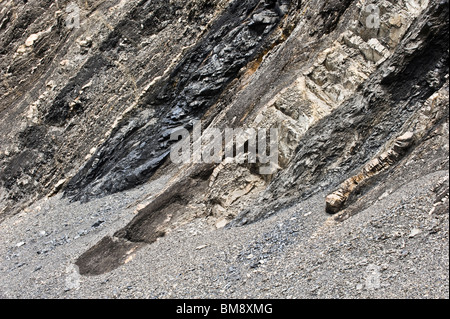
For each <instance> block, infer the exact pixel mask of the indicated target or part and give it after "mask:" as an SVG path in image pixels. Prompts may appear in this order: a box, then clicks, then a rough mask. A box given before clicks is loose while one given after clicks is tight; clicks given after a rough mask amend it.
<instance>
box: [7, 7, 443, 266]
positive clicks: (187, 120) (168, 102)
mask: <svg viewBox="0 0 450 319" xmlns="http://www.w3.org/2000/svg"><path fill="white" fill-rule="evenodd" d="M67 5H69V1H58V2H55V3H53V2H51V1H44V0H41V1H38V0H34V1H33V0H30V1H28V2H27V3H25V4H24V3H18V2H13V1H3V2H2V6H3V8H2V11H1V13H0V33H1V42H0V44H1V46H0V47H1V48H2V49H0V50H1V51H0V64H1V65H2V69H1V74H0V75H1V76H2V80H3V82H2V84H1V86H0V95H1V96H2V98H1V100H0V113H1V117H0V134H1V135H2V138H3V141H2V142H3V143H2V144H1V145H0V168H1V171H0V218H2V217H1V216H6V215H7V214H12V213H14V212H16V211H17V210H18V209H20V207H21V205H24V206H26V205H27V203H30V202H33V201H34V200H36V199H37V198H40V197H43V196H54V195H56V194H58V193H60V192H63V193H64V196H66V197H68V198H70V199H71V200H73V201H89V200H92V199H95V198H98V197H103V196H105V195H108V194H114V193H117V192H121V191H123V190H127V189H132V188H134V187H137V186H139V185H142V184H144V183H146V182H148V181H152V180H154V179H155V178H157V177H158V176H159V177H160V176H162V175H170V177H171V178H170V179H169V178H168V181H167V182H166V183H167V184H166V185H165V187H163V188H162V191H161V192H160V193H157V194H151V196H150V195H149V198H151V199H149V200H148V201H145V204H143V205H142V206H140V207H139V209H138V211H137V215H136V216H135V218H134V219H133V220H131V221H130V223H129V224H128V225H126V226H125V227H123V228H122V229H114V230H112V231H111V232H110V233H111V234H114V235H112V236H107V237H105V238H104V239H103V240H102V241H101V242H99V243H98V244H97V245H94V246H93V247H92V248H91V249H89V250H88V251H87V252H86V253H85V254H83V255H82V256H81V257H80V259H79V262H78V265H79V266H80V268H81V269H82V272H83V273H84V274H101V273H103V272H105V271H110V270H112V269H114V268H115V267H118V266H120V265H121V264H123V263H126V261H127V260H128V259H127V254H128V253H129V252H130V251H133V252H134V251H135V250H136V249H138V248H140V247H142V246H144V245H146V244H151V243H153V242H154V241H156V240H157V239H158V238H160V237H161V236H164V235H165V234H169V233H170V232H171V231H173V230H174V229H176V228H177V227H179V226H180V225H183V224H185V223H188V222H190V221H192V220H194V219H196V218H199V217H201V218H206V220H207V221H208V223H209V224H210V225H211V226H212V227H214V228H223V227H232V226H241V225H245V224H248V223H252V222H255V221H257V220H260V219H264V218H267V217H269V216H271V215H273V214H276V213H278V212H279V211H280V210H282V209H283V208H286V207H290V206H292V205H294V204H295V203H299V202H301V201H303V200H305V199H307V198H309V197H310V196H311V195H313V194H318V193H319V192H326V193H327V194H330V195H329V196H328V197H327V198H323V203H326V204H327V207H326V208H325V209H324V210H327V211H328V212H331V213H338V212H340V211H341V210H342V209H343V208H348V207H349V206H352V205H353V204H355V205H358V204H360V202H359V200H360V199H361V198H363V197H364V193H365V191H366V190H367V189H368V188H371V187H375V188H376V186H379V185H383V183H386V184H388V183H389V181H388V180H387V179H388V177H389V176H390V175H389V174H390V173H391V172H392V171H395V170H397V169H401V167H402V165H403V163H404V162H405V161H408V158H409V156H410V155H409V154H410V153H409V152H419V151H420V150H422V149H423V150H424V152H425V151H426V150H427V147H431V146H429V144H427V139H428V138H429V137H430V136H431V135H430V134H438V133H431V132H437V131H439V130H441V131H444V132H445V125H444V124H445V123H446V121H447V122H448V94H447V95H446V94H445V88H447V90H448V49H449V48H448V37H449V29H448V1H438V0H430V1H423V0H422V1H416V0H404V1H359V0H347V1H332V0H327V1H298V0H291V1H289V0H270V1H269V0H244V1H232V0H215V1H206V0H195V1H190V2H189V3H186V2H185V1H178V0H176V1H170V2H167V1H119V0H117V1H107V2H104V1H84V2H83V5H81V3H80V6H79V10H80V17H79V18H80V27H79V28H77V27H74V28H68V27H67V20H66V19H67V14H68V13H67V12H66V11H65V9H66V6H67ZM3 66H4V67H3ZM446 101H447V102H446ZM195 120H202V123H203V127H202V129H203V130H204V131H205V132H206V133H208V132H211V131H212V130H213V129H219V130H220V131H224V130H225V128H243V129H246V128H265V129H269V128H278V129H279V132H280V134H279V136H280V138H279V141H278V153H279V158H278V165H277V167H276V168H277V170H278V171H277V172H275V173H274V174H272V175H261V174H260V173H259V168H260V166H259V164H255V163H247V162H244V163H232V162H228V161H226V160H224V161H223V162H222V163H220V164H214V165H204V164H195V163H191V164H186V165H184V166H181V167H180V166H177V165H175V164H173V163H171V162H170V161H169V160H168V157H169V152H170V148H171V146H172V144H173V141H171V140H170V135H171V133H172V132H173V130H174V129H176V128H179V127H184V128H186V129H188V130H191V129H192V126H193V123H194V121H195ZM438 127H439V130H437V128H438ZM405 132H408V133H406V134H405ZM444 135H445V134H444ZM447 144H448V143H447ZM433 147H434V146H433ZM430 152H431V151H430ZM433 156H435V157H436V161H438V160H437V159H438V158H439V163H440V164H439V165H435V167H434V168H431V166H430V167H428V166H427V167H424V168H423V170H424V174H425V172H429V171H430V170H431V169H438V168H442V167H443V166H445V163H447V164H448V155H447V162H446V161H445V155H442V153H441V152H438V151H436V152H435V153H433ZM442 157H443V159H442ZM433 163H434V162H433ZM419 173H420V172H419ZM396 176H398V175H396ZM384 179H386V180H384ZM350 215H351V214H350ZM105 254H107V255H108V256H109V257H110V258H109V259H105V258H102V256H104V255H105Z"/></svg>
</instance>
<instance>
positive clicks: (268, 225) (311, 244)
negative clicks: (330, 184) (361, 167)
mask: <svg viewBox="0 0 450 319" xmlns="http://www.w3.org/2000/svg"><path fill="white" fill-rule="evenodd" d="M159 185H161V184H159ZM159 185H158V183H153V184H151V185H146V186H144V187H142V188H141V189H139V190H135V191H132V192H126V193H121V194H118V195H114V196H111V197H106V198H103V199H101V200H96V201H93V202H91V203H88V204H78V203H75V204H70V203H68V202H67V201H65V200H62V199H60V198H57V197H55V198H53V199H50V200H47V201H43V202H41V203H37V204H36V205H35V206H34V207H32V208H30V211H29V212H28V213H22V214H20V215H17V216H15V217H13V218H11V219H9V220H7V221H5V222H4V223H3V224H2V227H1V230H0V232H1V247H2V248H1V255H2V260H1V264H0V265H1V266H0V272H1V276H0V278H1V280H0V296H1V297H2V298H17V297H19V298H355V297H357V298H361V297H363V298H424V297H428V298H448V292H449V289H448V282H449V275H448V269H449V263H448V261H449V246H448V210H447V211H446V212H445V211H444V213H441V214H436V213H433V214H431V215H430V214H429V212H430V210H431V209H432V207H433V204H434V202H435V198H436V194H435V188H436V185H444V187H445V186H446V187H447V189H448V171H437V172H435V173H432V174H429V175H426V176H423V177H422V178H419V179H416V180H414V181H412V182H410V183H407V184H405V185H403V186H402V187H400V188H398V189H397V190H396V191H395V192H393V193H392V194H390V195H388V196H385V198H383V199H382V200H378V201H376V202H375V203H374V204H373V205H372V206H370V207H369V208H367V209H365V210H364V211H361V212H359V213H358V214H357V215H355V216H353V217H351V218H350V219H348V220H346V221H344V222H342V223H334V222H333V221H332V218H330V217H329V215H327V214H326V213H324V202H323V197H324V196H325V194H318V195H316V196H314V197H311V198H310V199H309V200H307V201H304V202H302V203H300V204H298V205H296V206H294V207H292V208H290V209H287V210H284V211H282V212H280V213H278V214H277V215H275V216H273V217H271V218H269V219H266V220H263V221H260V222H257V223H254V224H252V225H249V226H245V227H238V228H231V229H220V230H213V229H211V228H210V226H208V224H207V223H206V222H205V220H203V219H198V220H196V221H194V222H192V223H191V224H188V225H185V226H184V227H182V228H180V229H178V230H177V231H175V232H174V233H171V234H169V235H167V236H166V237H164V238H162V239H160V240H159V241H157V242H156V243H155V244H152V245H149V246H146V247H144V248H142V249H141V250H139V251H138V252H136V253H135V254H131V255H130V260H129V262H128V263H127V264H126V265H124V266H122V267H120V268H118V269H116V270H114V271H112V272H110V273H106V274H104V275H101V276H95V277H81V276H79V275H78V273H77V272H76V268H75V267H74V266H73V262H74V261H75V260H76V258H77V257H78V256H79V255H80V254H82V253H83V252H84V251H85V250H86V249H87V248H89V247H90V246H91V245H92V244H94V243H96V242H97V241H98V240H100V239H101V238H102V237H103V236H105V235H106V234H108V232H110V230H111V229H117V228H119V227H121V226H122V225H124V224H125V223H126V222H127V221H129V220H130V219H131V218H132V217H133V216H134V212H133V210H132V209H127V208H126V207H127V205H128V204H130V203H133V202H135V201H136V200H137V199H139V198H140V197H141V196H142V195H143V194H146V193H149V192H151V191H152V190H153V191H155V190H156V189H157V188H158V186H159ZM39 206H40V209H39V208H38V207H39ZM36 217H38V218H36ZM99 221H104V222H103V223H101V225H99V226H98V224H99ZM97 226H98V227H97ZM44 231H45V234H44V233H43V232H44Z"/></svg>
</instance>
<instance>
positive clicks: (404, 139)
mask: <svg viewBox="0 0 450 319" xmlns="http://www.w3.org/2000/svg"><path fill="white" fill-rule="evenodd" d="M413 142H414V134H413V133H412V132H407V133H405V134H403V135H402V136H400V137H398V138H397V139H396V140H395V142H394V145H393V146H392V148H390V149H389V150H387V151H385V152H383V153H382V154H381V155H379V156H377V157H376V158H374V159H373V160H371V161H370V162H369V163H367V164H366V165H365V166H364V167H363V169H362V171H361V172H360V173H359V174H358V175H355V176H352V177H350V178H349V179H347V180H346V181H345V182H343V183H342V184H341V185H340V186H339V188H338V190H337V191H335V192H333V193H332V194H330V195H328V196H327V198H326V199H325V200H326V205H327V206H326V211H327V212H328V213H330V214H336V213H339V212H340V211H341V210H342V209H343V208H344V205H345V204H346V201H347V199H348V198H349V196H350V195H351V194H352V193H353V192H354V191H355V190H356V189H357V187H358V185H359V184H361V183H362V182H365V181H366V180H368V179H370V178H371V177H373V176H375V175H377V174H379V173H380V172H382V171H383V170H385V169H388V168H389V167H391V166H392V165H394V164H395V163H397V162H398V161H399V160H400V159H401V158H402V156H403V155H405V153H406V152H407V151H408V149H409V148H410V147H411V145H412V144H413Z"/></svg>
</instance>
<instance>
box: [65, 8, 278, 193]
mask: <svg viewBox="0 0 450 319" xmlns="http://www.w3.org/2000/svg"><path fill="white" fill-rule="evenodd" d="M259 5H260V2H259V1H256V0H248V1H237V2H235V3H234V5H233V6H232V7H231V9H229V11H228V12H226V13H225V14H224V16H222V18H219V19H218V20H217V21H218V22H216V23H214V24H213V26H212V27H211V31H210V32H209V34H208V35H207V36H206V37H205V38H204V40H203V41H201V42H200V43H199V44H198V45H197V46H196V47H195V48H194V49H193V50H192V51H191V52H189V53H188V54H187V55H186V57H185V58H184V60H183V61H182V62H181V63H180V64H179V65H178V66H177V67H176V68H175V71H174V72H173V73H172V75H171V76H170V78H169V79H168V81H166V82H165V84H164V87H163V89H162V90H161V87H159V90H158V91H157V92H155V91H152V92H150V93H149V94H148V96H147V98H145V99H144V100H145V101H146V104H143V105H141V106H140V109H146V108H152V109H155V110H158V112H159V116H158V118H157V123H156V124H155V125H154V126H145V123H140V121H139V119H127V120H126V121H124V122H123V123H121V124H120V125H119V127H123V126H125V125H128V124H129V123H130V121H131V122H133V121H134V122H135V125H136V126H137V127H138V130H135V132H134V133H133V136H131V137H128V136H122V137H120V136H112V137H111V138H110V139H109V140H108V141H107V142H106V143H105V144H104V145H103V147H102V148H101V149H100V151H99V152H98V153H97V154H96V155H95V156H94V157H93V158H92V160H91V161H90V162H89V163H88V164H87V165H86V167H85V169H83V170H81V171H80V172H79V174H77V175H76V176H75V177H74V178H73V179H72V181H71V182H70V183H69V184H68V186H67V188H66V190H65V191H66V192H65V195H66V196H69V197H72V199H73V200H89V199H90V198H91V197H97V196H103V195H107V194H110V193H115V192H118V191H123V190H126V189H130V188H133V187H135V186H137V185H139V184H142V183H144V182H145V181H147V180H148V178H150V177H151V176H152V175H153V173H154V172H155V171H156V169H157V168H158V167H159V166H160V165H161V164H162V163H163V162H164V160H165V157H166V156H167V155H168V149H169V147H170V145H171V141H169V136H170V132H171V130H172V129H173V128H174V127H179V126H184V127H188V128H189V127H190V126H191V121H192V120H193V119H196V118H201V116H203V115H204V114H205V112H206V111H207V110H208V109H209V108H210V107H211V106H212V105H214V104H215V103H216V102H217V99H218V97H219V96H220V95H221V94H222V92H223V90H224V89H225V88H226V87H227V85H228V84H229V83H230V82H231V81H232V80H233V79H234V78H235V77H236V76H237V75H238V73H239V71H240V69H241V68H242V67H244V66H245V65H246V64H247V63H248V62H249V61H251V60H252V59H253V58H254V57H255V56H256V55H257V54H258V51H259V50H260V49H261V47H263V46H264V44H265V41H266V39H267V38H268V36H269V34H270V33H271V32H272V31H273V30H274V29H275V27H276V26H277V25H278V23H279V21H280V20H281V18H282V17H278V18H277V20H276V22H273V23H272V24H267V25H266V26H265V29H264V31H263V32H264V33H263V34H259V33H258V32H257V31H255V30H252V28H250V27H249V22H248V21H250V20H251V17H248V16H247V15H245V14H242V12H243V11H245V9H249V8H250V9H251V10H250V11H253V10H255V9H256V12H258V13H261V12H262V13H263V14H273V11H270V10H266V9H264V8H261V9H258V7H259ZM234 12H237V13H238V14H240V16H238V17H236V16H235V15H236V14H235V13H234ZM245 21H246V22H245ZM223 23H225V24H223ZM205 88H206V89H205ZM202 89H203V91H202ZM205 90H206V93H204V92H205ZM208 90H209V91H210V92H213V94H212V95H210V94H209V93H208ZM116 132H119V130H117V131H116ZM117 134H119V135H120V133H117ZM136 144H139V145H137V146H136ZM111 149H116V150H120V152H118V153H117V152H113V153H111V152H108V150H111ZM106 153H109V154H110V156H109V157H108V158H106V159H104V158H101V159H100V156H99V155H104V154H106ZM164 154H165V155H166V156H163V155H164ZM155 159H160V160H158V161H155ZM99 160H100V161H101V162H99ZM151 161H153V163H152V162H151ZM93 165H95V169H94V170H93V169H92V168H93V167H92V166H93ZM88 171H89V172H90V173H89V178H88V176H87V174H86V173H87V172H88ZM94 183H96V184H97V191H96V192H92V190H91V188H92V185H93V184H94ZM98 190H99V191H98Z"/></svg>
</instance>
